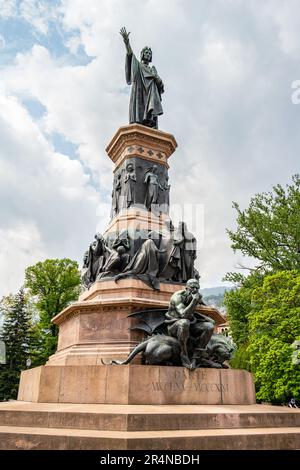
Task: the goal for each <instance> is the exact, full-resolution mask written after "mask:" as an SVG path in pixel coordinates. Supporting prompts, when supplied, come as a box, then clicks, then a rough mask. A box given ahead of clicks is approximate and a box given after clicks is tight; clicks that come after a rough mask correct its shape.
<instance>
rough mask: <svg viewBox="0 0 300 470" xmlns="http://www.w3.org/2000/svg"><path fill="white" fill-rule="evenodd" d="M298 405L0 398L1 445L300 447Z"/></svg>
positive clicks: (8, 447)
mask: <svg viewBox="0 0 300 470" xmlns="http://www.w3.org/2000/svg"><path fill="white" fill-rule="evenodd" d="M299 426H300V410H292V409H290V408H286V407H277V406H265V405H246V406H237V405H227V406H224V405H214V406H207V405H206V406H205V405H196V406H191V405H190V406H189V405H159V406H153V405H152V406H151V405H148V406H146V405H82V404H81V405H74V404H51V403H26V402H9V403H1V404H0V449H1V450H2V449H5V450H16V449H19V450H21V449H22V450H24V449H32V450H45V449H48V450H57V449H60V450H118V449H119V450H124V449H129V450H138V449H141V450H166V449H168V450H179V449H181V450H187V449H190V450H279V449H282V450H283V449H299V448H300V428H299Z"/></svg>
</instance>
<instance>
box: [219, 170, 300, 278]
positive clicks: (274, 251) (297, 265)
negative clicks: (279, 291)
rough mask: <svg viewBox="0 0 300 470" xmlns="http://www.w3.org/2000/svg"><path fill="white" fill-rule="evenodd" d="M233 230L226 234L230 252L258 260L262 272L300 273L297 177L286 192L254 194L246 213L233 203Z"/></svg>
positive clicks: (275, 189)
mask: <svg viewBox="0 0 300 470" xmlns="http://www.w3.org/2000/svg"><path fill="white" fill-rule="evenodd" d="M233 207H234V208H235V210H236V211H237V230H236V231H232V230H227V233H228V235H229V238H230V240H231V241H232V245H231V246H232V248H233V250H234V251H236V250H240V251H241V252H242V253H243V254H244V255H246V256H249V257H252V258H255V259H256V260H258V261H259V262H260V263H259V266H260V268H261V269H263V270H265V271H270V270H271V271H278V270H290V269H298V270H299V269H300V176H299V175H295V176H293V178H292V184H290V185H287V186H286V188H284V187H282V186H281V185H280V184H278V185H276V186H274V187H273V192H268V193H262V194H256V195H255V197H254V198H252V199H251V202H250V205H249V207H248V208H247V209H246V210H244V211H243V210H241V209H240V207H239V204H238V203H237V202H234V203H233Z"/></svg>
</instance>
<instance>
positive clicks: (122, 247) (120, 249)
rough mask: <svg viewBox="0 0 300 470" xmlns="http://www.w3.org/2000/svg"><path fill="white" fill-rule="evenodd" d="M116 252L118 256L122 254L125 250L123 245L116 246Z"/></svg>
mask: <svg viewBox="0 0 300 470" xmlns="http://www.w3.org/2000/svg"><path fill="white" fill-rule="evenodd" d="M117 252H118V253H119V255H120V256H122V255H124V254H125V253H126V250H125V248H124V246H122V245H121V246H118V248H117Z"/></svg>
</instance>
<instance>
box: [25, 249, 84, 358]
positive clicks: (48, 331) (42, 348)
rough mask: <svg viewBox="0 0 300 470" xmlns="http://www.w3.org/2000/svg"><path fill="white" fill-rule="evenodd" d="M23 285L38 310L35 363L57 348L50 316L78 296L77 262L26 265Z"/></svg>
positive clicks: (54, 328) (56, 261)
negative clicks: (33, 299)
mask: <svg viewBox="0 0 300 470" xmlns="http://www.w3.org/2000/svg"><path fill="white" fill-rule="evenodd" d="M25 286H26V287H27V288H28V290H29V293H30V294H31V295H32V296H34V297H35V299H36V308H37V310H38V313H39V322H38V323H37V324H36V325H35V333H36V338H37V355H36V361H35V365H38V364H43V363H44V362H45V361H46V360H47V359H48V357H49V356H50V355H51V354H54V352H55V350H56V346H57V333H58V329H57V327H56V325H54V324H53V323H51V319H52V318H53V317H54V316H55V315H57V314H58V313H59V312H61V310H63V309H64V308H65V307H67V306H68V305H69V304H70V303H71V302H73V301H75V300H77V298H78V295H79V292H80V273H79V270H78V264H77V262H76V261H72V260H70V259H68V258H64V259H47V260H45V261H43V262H39V263H37V264H35V265H34V266H30V267H28V268H27V269H26V271H25Z"/></svg>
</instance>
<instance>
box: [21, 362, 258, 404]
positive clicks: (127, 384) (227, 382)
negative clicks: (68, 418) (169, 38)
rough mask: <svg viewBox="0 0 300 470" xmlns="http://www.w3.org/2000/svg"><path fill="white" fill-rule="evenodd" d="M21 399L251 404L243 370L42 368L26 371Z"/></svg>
mask: <svg viewBox="0 0 300 470" xmlns="http://www.w3.org/2000/svg"><path fill="white" fill-rule="evenodd" d="M18 400H22V401H29V402H46V403H103V404H104V403H107V404H109V403H110V404H132V405H133V404H136V405H138V404H140V405H143V404H148V405H159V404H160V405H167V404H178V405H179V404H181V405H183V404H186V405H197V404H199V405H212V404H214V405H221V404H224V405H225V404H226V405H230V404H231V405H248V404H253V403H255V390H254V385H253V381H252V376H251V374H250V373H249V372H247V371H244V370H234V369H197V370H195V371H188V370H187V369H184V368H182V367H169V366H143V365H130V366H115V365H112V366H104V365H102V366H101V365H98V366H41V367H36V368H34V369H29V370H26V371H24V372H22V375H21V381H20V388H19V396H18Z"/></svg>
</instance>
